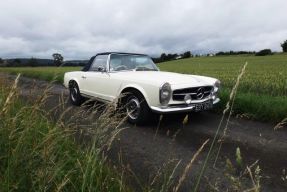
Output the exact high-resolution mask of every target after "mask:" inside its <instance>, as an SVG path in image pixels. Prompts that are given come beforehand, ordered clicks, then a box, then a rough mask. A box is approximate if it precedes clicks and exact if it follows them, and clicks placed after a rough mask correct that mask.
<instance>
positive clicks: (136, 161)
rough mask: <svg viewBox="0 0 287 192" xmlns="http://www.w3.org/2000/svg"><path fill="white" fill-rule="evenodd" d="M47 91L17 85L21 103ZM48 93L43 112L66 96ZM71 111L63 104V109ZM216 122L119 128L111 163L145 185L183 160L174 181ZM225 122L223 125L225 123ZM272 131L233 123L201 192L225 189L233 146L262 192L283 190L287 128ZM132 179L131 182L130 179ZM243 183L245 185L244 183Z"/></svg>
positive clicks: (24, 82) (203, 119)
mask: <svg viewBox="0 0 287 192" xmlns="http://www.w3.org/2000/svg"><path fill="white" fill-rule="evenodd" d="M0 76H1V77H2V78H5V79H9V80H8V82H11V81H12V80H13V78H15V76H12V75H5V74H0ZM46 86H47V82H45V81H39V80H37V81H36V80H33V79H30V78H25V77H22V78H21V80H20V84H19V87H20V90H21V95H22V96H23V97H24V98H27V97H28V98H30V97H31V90H33V91H32V95H33V97H35V96H36V95H40V94H42V93H43V90H44V89H45V87H46ZM32 87H33V89H32ZM49 92H50V93H51V95H52V96H51V97H50V98H49V99H48V101H47V105H46V106H45V109H47V110H48V109H51V108H53V107H55V106H56V105H57V103H58V101H59V98H60V95H64V98H67V94H68V92H67V90H65V88H64V87H63V86H62V85H58V84H54V85H53V88H52V89H51V90H50V91H49ZM69 106H70V105H69V104H66V107H69ZM78 109H79V107H73V110H78ZM220 120H221V115H218V114H213V113H200V114H191V115H190V116H189V121H188V123H187V124H185V125H183V124H182V121H183V116H182V115H168V116H164V117H163V119H162V121H161V122H160V124H159V125H157V124H156V123H150V124H149V125H147V126H143V127H136V126H132V125H129V124H124V125H123V126H124V127H128V128H127V129H125V130H124V131H122V132H121V133H120V135H119V137H118V138H117V139H116V140H115V142H114V144H113V147H112V150H111V151H110V152H109V159H110V160H111V161H112V162H113V163H116V164H117V162H118V159H119V158H118V157H119V156H120V157H121V162H122V164H125V165H126V166H127V167H130V169H131V170H132V171H133V173H134V174H135V175H136V176H137V178H138V180H139V182H140V183H143V184H144V183H149V182H151V180H152V178H153V175H154V174H155V173H156V171H157V170H158V169H159V168H161V167H163V165H164V164H166V163H167V162H168V161H169V160H171V159H173V160H175V162H177V161H178V160H181V163H180V165H179V167H178V169H177V171H176V173H175V178H177V177H178V175H181V174H182V171H183V169H184V167H185V166H186V164H187V163H188V162H189V161H190V159H191V158H192V157H193V155H194V153H195V152H196V151H197V149H198V148H199V147H200V146H201V144H202V143H203V142H204V141H205V140H206V139H210V140H212V138H213V137H214V134H215V132H216V129H217V127H218V125H219V122H220ZM224 122H225V123H223V124H224V125H225V124H226V121H224ZM273 127H274V125H272V124H267V123H260V122H255V121H247V120H242V119H236V118H231V119H230V122H229V124H228V131H227V136H226V137H225V140H224V143H223V147H222V150H221V153H220V156H219V160H218V163H217V166H216V167H217V168H216V169H214V168H213V167H212V165H213V160H214V156H213V158H212V160H211V161H210V162H209V163H208V166H207V169H206V174H205V177H204V179H203V182H202V184H201V191H206V190H207V189H208V185H207V183H208V182H210V183H216V182H218V185H219V189H220V190H224V189H226V185H228V179H227V177H226V176H224V171H223V170H224V167H225V165H226V163H225V162H226V158H229V159H231V160H232V161H234V160H235V151H236V148H237V147H240V149H241V152H242V156H243V160H244V164H246V165H250V164H252V163H253V162H255V161H256V160H259V165H260V167H261V169H262V171H263V173H262V176H263V178H262V184H261V185H262V190H263V191H287V183H286V181H285V182H283V181H282V179H281V176H282V171H283V169H286V171H287V131H286V128H282V129H281V130H278V131H274V129H273ZM220 134H222V133H220ZM175 135H176V136H175ZM210 142H211V141H210ZM210 142H209V143H210ZM207 151H208V147H206V148H205V149H204V150H203V152H202V153H201V154H200V156H199V157H198V158H197V160H196V162H195V163H194V164H193V167H192V171H191V172H190V173H189V174H188V178H187V179H186V180H185V182H184V184H183V186H182V187H181V190H182V191H186V190H189V189H190V188H192V186H193V185H194V181H195V179H196V178H197V176H198V174H199V170H200V168H201V167H202V164H203V161H204V158H205V157H206V155H207ZM119 154H120V155H119ZM176 160H177V161H176ZM132 177H133V178H134V176H132ZM207 181H208V182H207ZM132 184H133V185H134V186H135V187H136V189H138V190H140V185H139V184H138V182H135V180H134V179H133V181H132ZM244 184H245V185H248V182H246V183H244Z"/></svg>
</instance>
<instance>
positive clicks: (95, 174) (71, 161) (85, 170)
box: [0, 84, 128, 191]
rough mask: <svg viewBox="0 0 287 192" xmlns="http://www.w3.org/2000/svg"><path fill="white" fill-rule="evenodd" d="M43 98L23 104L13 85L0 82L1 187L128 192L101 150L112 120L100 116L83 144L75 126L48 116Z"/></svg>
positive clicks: (33, 189)
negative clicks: (87, 140)
mask: <svg viewBox="0 0 287 192" xmlns="http://www.w3.org/2000/svg"><path fill="white" fill-rule="evenodd" d="M42 98H43V97H42ZM42 98H40V99H39V100H35V104H34V105H32V106H31V105H27V104H26V103H23V102H22V101H21V100H19V99H17V90H16V88H15V86H14V87H13V88H7V87H3V84H2V86H1V89H0V127H1V129H0V146H1V148H0V191H127V190H128V189H127V188H126V187H125V186H124V185H123V183H122V181H123V179H122V178H121V177H120V173H118V172H116V171H115V170H113V169H111V168H110V167H109V166H107V164H106V161H105V158H104V156H103V155H102V150H103V146H105V147H107V144H108V143H110V142H111V140H110V138H112V137H111V135H113V134H115V133H116V132H115V131H114V130H115V129H114V125H115V124H114V123H112V126H111V127H109V128H108V126H106V124H105V122H106V120H107V119H108V117H103V121H99V122H98V123H97V125H93V130H96V131H94V132H92V133H90V135H91V139H90V141H91V144H90V145H87V146H85V147H83V145H81V144H79V143H77V142H76V141H75V139H74V135H75V132H76V131H77V129H78V127H76V126H75V125H74V126H72V125H67V124H65V123H64V122H63V121H60V119H59V121H57V122H56V123H52V122H51V121H49V119H48V118H47V114H45V112H43V111H41V109H40V106H41V105H42V104H43V103H42V101H43V100H42ZM104 116H105V115H104ZM72 118H76V116H74V117H72ZM104 120H105V121H104ZM109 120H110V119H108V120H107V121H109ZM109 123H110V122H109Z"/></svg>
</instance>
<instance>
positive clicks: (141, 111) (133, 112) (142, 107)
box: [124, 91, 151, 124]
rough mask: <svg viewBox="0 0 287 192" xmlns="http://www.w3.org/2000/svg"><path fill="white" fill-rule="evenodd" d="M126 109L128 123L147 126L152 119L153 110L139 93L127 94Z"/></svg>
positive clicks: (125, 98)
mask: <svg viewBox="0 0 287 192" xmlns="http://www.w3.org/2000/svg"><path fill="white" fill-rule="evenodd" d="M124 108H125V111H126V114H127V118H128V121H129V122H130V123H132V124H145V123H147V122H148V121H149V120H150V119H149V118H151V110H150V108H149V106H148V104H147V102H146V100H145V98H144V97H143V95H142V94H141V93H139V92H138V91H131V92H128V93H126V94H125V96H124Z"/></svg>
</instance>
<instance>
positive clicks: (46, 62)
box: [0, 40, 287, 67]
mask: <svg viewBox="0 0 287 192" xmlns="http://www.w3.org/2000/svg"><path fill="white" fill-rule="evenodd" d="M281 47H282V51H283V52H285V53H286V52H287V40H285V41H284V42H283V43H282V44H281ZM242 54H254V55H255V56H265V55H272V54H273V52H272V51H271V49H263V50H260V51H258V52H255V51H227V52H223V51H220V52H217V53H215V54H207V55H206V56H226V55H242ZM200 56H201V55H193V54H192V53H191V52H190V51H186V52H184V53H181V54H177V53H168V54H166V53H162V54H161V55H160V57H154V58H152V59H153V61H154V62H155V63H160V62H165V61H171V60H176V59H186V58H190V57H200ZM52 57H53V59H37V58H33V57H32V58H30V59H19V58H16V59H6V60H3V59H2V58H0V66H6V67H25V66H27V67H36V66H84V65H85V64H86V63H87V62H88V60H84V61H77V60H76V61H66V62H64V57H63V56H62V55H61V54H60V53H54V54H53V55H52Z"/></svg>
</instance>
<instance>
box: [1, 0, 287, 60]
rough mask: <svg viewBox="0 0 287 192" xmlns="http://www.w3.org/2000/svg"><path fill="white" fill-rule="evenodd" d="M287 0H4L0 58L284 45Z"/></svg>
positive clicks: (275, 47)
mask: <svg viewBox="0 0 287 192" xmlns="http://www.w3.org/2000/svg"><path fill="white" fill-rule="evenodd" d="M286 8H287V1H286V0H0V57H1V58H15V57H28V58H29V57H37V58H52V54H53V53H55V52H58V53H61V54H62V55H63V56H64V58H65V59H88V58H90V57H91V56H93V55H95V54H96V53H99V52H106V51H120V52H137V53H145V54H149V55H153V56H156V55H160V54H161V53H163V52H165V53H182V52H184V51H191V52H193V53H214V52H218V51H229V50H234V51H239V50H247V51H258V50H261V49H265V48H270V49H272V50H273V51H281V46H280V43H283V41H285V40H286V39H287V11H286Z"/></svg>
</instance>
